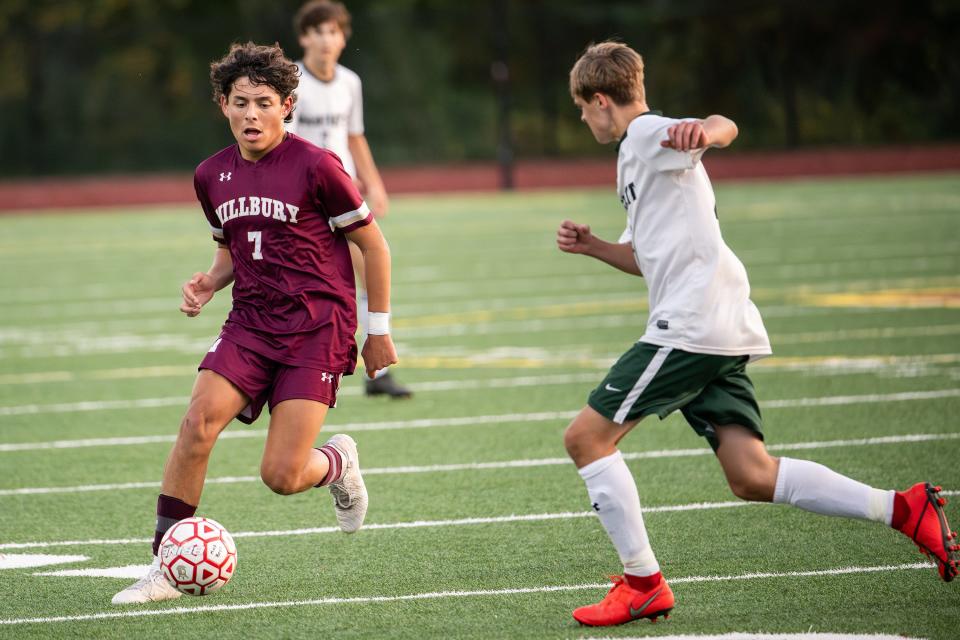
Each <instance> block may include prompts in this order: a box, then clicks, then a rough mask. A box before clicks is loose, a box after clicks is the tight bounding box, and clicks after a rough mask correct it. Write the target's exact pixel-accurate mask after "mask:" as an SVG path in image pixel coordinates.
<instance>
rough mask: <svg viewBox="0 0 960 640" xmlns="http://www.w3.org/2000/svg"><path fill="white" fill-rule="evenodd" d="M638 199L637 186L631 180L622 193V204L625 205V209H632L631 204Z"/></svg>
mask: <svg viewBox="0 0 960 640" xmlns="http://www.w3.org/2000/svg"><path fill="white" fill-rule="evenodd" d="M636 201H637V188H636V187H635V186H633V183H632V182H631V183H630V184H628V185H627V186H626V187H624V189H623V193H621V194H620V204H622V205H623V208H624V209H628V210H629V209H630V205H631V204H633V203H634V202H636Z"/></svg>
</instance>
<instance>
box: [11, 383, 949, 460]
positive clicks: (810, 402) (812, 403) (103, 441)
mask: <svg viewBox="0 0 960 640" xmlns="http://www.w3.org/2000/svg"><path fill="white" fill-rule="evenodd" d="M958 396H960V389H939V390H935V391H905V392H901V393H888V394H868V395H858V396H853V395H850V396H826V397H820V398H790V399H784V400H768V401H765V402H761V403H760V406H761V407H762V408H764V409H788V408H797V407H819V406H837V405H853V404H871V403H881V402H907V401H913V400H936V399H940V398H955V397H958ZM167 400H170V399H164V398H148V399H146V402H148V403H152V404H150V405H149V406H158V405H157V404H155V403H157V402H158V401H167ZM181 400H182V401H185V400H183V399H181ZM110 402H117V401H110ZM122 402H128V403H131V404H132V403H136V402H142V401H122ZM83 404H84V406H87V405H89V404H90V403H83ZM130 408H133V407H132V406H131V407H130ZM86 410H91V409H89V408H88V409H86ZM577 413H578V412H577V411H542V412H535V413H507V414H498V415H481V416H462V417H451V418H421V419H417V420H397V421H387V422H358V423H346V424H336V423H333V424H330V425H327V426H328V430H336V431H392V430H398V429H423V428H432V427H459V426H465V425H477V424H502V423H516V422H544V421H551V420H569V419H571V418H573V417H574V416H575V415H576V414H577ZM265 435H266V430H265V429H249V430H246V429H237V430H232V431H231V430H227V431H224V432H223V433H222V434H220V439H221V440H227V439H238V438H261V437H264V436H265ZM175 440H176V435H174V434H168V435H153V436H131V437H123V438H88V439H82V440H52V441H48V442H17V443H0V452H12V451H41V450H48V449H76V448H81V447H109V446H130V445H139V444H157V443H164V442H174V441H175Z"/></svg>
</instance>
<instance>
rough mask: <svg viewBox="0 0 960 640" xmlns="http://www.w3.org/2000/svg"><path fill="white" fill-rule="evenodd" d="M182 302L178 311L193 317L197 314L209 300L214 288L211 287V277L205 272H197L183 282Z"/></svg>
mask: <svg viewBox="0 0 960 640" xmlns="http://www.w3.org/2000/svg"><path fill="white" fill-rule="evenodd" d="M181 292H182V293H183V304H181V305H180V311H182V312H184V313H185V314H187V316H188V317H190V318H193V317H196V316H197V315H199V313H200V309H202V308H203V305H205V304H207V303H208V302H210V300H211V299H212V298H213V294H214V293H216V290H215V289H214V288H213V278H211V277H210V276H209V275H208V274H206V273H201V272H199V271H198V272H197V273H195V274H193V276H191V278H190V279H189V280H187V281H186V282H185V283H183V287H182V289H181Z"/></svg>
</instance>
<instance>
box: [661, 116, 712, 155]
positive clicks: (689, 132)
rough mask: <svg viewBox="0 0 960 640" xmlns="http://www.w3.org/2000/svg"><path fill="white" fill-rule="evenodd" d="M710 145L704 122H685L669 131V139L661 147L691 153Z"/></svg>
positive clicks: (662, 142)
mask: <svg viewBox="0 0 960 640" xmlns="http://www.w3.org/2000/svg"><path fill="white" fill-rule="evenodd" d="M709 144H710V141H709V138H708V136H707V131H706V129H704V128H703V120H684V121H682V122H680V123H679V124H675V125H673V126H672V127H670V128H669V129H667V139H666V140H663V141H661V142H660V146H662V147H667V148H669V149H676V150H677V151H691V150H693V149H700V148H702V147H706V146H708V145H709Z"/></svg>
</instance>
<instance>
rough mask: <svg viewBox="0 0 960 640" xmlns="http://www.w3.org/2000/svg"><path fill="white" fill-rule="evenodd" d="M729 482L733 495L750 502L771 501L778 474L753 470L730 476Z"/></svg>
mask: <svg viewBox="0 0 960 640" xmlns="http://www.w3.org/2000/svg"><path fill="white" fill-rule="evenodd" d="M727 482H728V483H729V485H730V490H731V491H733V495H735V496H737V497H738V498H740V499H741V500H747V501H750V502H771V501H773V492H774V488H775V484H776V476H774V477H773V479H771V477H770V474H767V473H763V472H762V471H752V472H744V473H740V474H737V475H736V476H734V477H728V478H727Z"/></svg>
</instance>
